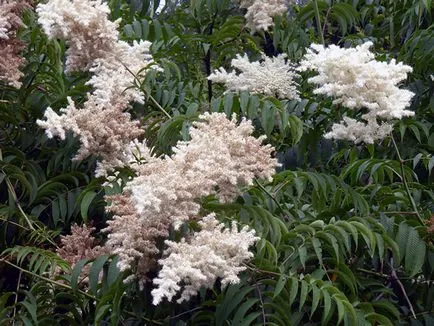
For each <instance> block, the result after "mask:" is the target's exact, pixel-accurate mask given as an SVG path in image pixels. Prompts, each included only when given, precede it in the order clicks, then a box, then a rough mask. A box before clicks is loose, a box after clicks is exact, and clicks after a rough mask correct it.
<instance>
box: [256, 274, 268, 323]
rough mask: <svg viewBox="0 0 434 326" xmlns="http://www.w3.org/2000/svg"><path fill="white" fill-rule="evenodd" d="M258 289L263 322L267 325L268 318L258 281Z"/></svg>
mask: <svg viewBox="0 0 434 326" xmlns="http://www.w3.org/2000/svg"><path fill="white" fill-rule="evenodd" d="M256 291H258V296H259V301H260V302H261V312H262V322H263V325H266V324H267V318H266V317H265V310H264V300H263V299H262V293H261V289H259V286H258V284H257V283H256Z"/></svg>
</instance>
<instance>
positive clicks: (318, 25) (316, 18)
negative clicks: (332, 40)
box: [312, 0, 325, 46]
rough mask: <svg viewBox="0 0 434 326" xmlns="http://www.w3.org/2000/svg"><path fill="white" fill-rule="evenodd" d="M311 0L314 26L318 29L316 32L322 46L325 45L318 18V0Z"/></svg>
mask: <svg viewBox="0 0 434 326" xmlns="http://www.w3.org/2000/svg"><path fill="white" fill-rule="evenodd" d="M312 2H313V9H314V10H315V20H316V28H317V30H318V34H319V36H320V39H321V43H322V45H323V46H325V41H324V34H323V33H322V28H321V20H320V16H319V8H318V0H312Z"/></svg>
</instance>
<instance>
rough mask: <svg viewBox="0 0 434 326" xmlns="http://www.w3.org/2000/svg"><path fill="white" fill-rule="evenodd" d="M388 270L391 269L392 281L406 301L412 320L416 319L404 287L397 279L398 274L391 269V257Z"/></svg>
mask: <svg viewBox="0 0 434 326" xmlns="http://www.w3.org/2000/svg"><path fill="white" fill-rule="evenodd" d="M390 268H391V269H392V273H391V274H390V276H391V278H392V280H394V281H396V283H398V286H399V288H400V290H401V292H402V294H403V295H404V298H405V300H406V301H407V304H408V307H409V308H410V311H411V313H412V314H413V317H414V319H416V318H417V317H416V313H415V312H414V309H413V305H412V304H411V301H410V298H409V297H408V295H407V292H406V291H405V288H404V285H403V284H402V282H401V281H400V280H399V278H398V274H396V271H395V269H394V268H393V257H391V258H390Z"/></svg>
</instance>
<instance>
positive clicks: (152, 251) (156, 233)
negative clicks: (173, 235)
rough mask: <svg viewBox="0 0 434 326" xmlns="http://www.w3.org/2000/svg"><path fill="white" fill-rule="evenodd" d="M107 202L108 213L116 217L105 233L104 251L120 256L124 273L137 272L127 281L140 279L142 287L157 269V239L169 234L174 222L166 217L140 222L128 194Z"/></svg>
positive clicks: (116, 196)
mask: <svg viewBox="0 0 434 326" xmlns="http://www.w3.org/2000/svg"><path fill="white" fill-rule="evenodd" d="M107 200H109V201H110V202H111V204H110V205H109V206H108V208H107V211H108V212H110V213H113V214H114V215H113V219H112V220H109V221H108V222H107V224H108V226H107V228H105V229H104V230H103V232H105V233H107V234H108V235H107V241H106V244H105V249H106V250H107V251H109V252H111V253H112V254H114V255H118V257H119V262H118V267H119V269H120V270H121V271H125V270H130V269H131V270H132V271H133V272H134V274H133V275H132V276H131V277H130V278H129V279H127V280H125V281H126V282H128V281H130V280H132V279H138V281H139V283H140V285H142V286H143V285H144V283H145V282H146V281H148V277H147V273H148V272H149V271H150V270H152V269H155V268H156V267H157V261H156V257H158V254H159V252H160V250H159V248H158V247H157V240H158V239H159V238H165V237H167V236H168V235H169V228H170V224H171V221H170V219H169V218H167V217H166V218H153V219H148V220H146V221H143V220H142V219H140V216H139V214H138V213H137V211H136V209H135V207H134V204H133V202H132V201H131V198H130V194H129V193H128V191H125V192H124V193H123V194H122V195H115V196H110V197H108V198H107Z"/></svg>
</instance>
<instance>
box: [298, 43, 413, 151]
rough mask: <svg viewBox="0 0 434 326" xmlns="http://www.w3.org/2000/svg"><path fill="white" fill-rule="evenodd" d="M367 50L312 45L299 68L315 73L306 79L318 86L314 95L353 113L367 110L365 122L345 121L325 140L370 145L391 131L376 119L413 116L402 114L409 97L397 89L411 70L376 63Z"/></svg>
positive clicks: (365, 48) (366, 45) (404, 67)
mask: <svg viewBox="0 0 434 326" xmlns="http://www.w3.org/2000/svg"><path fill="white" fill-rule="evenodd" d="M371 46H372V42H366V43H364V44H362V45H359V46H357V47H356V48H350V49H344V48H340V47H338V46H335V45H330V46H329V47H328V48H325V47H324V46H322V45H318V44H313V45H311V47H310V49H308V51H307V54H306V56H305V58H304V60H303V61H302V62H301V64H300V67H299V70H300V71H306V70H314V71H315V72H317V73H318V75H317V76H314V77H312V78H309V82H310V83H313V84H316V85H318V86H319V87H318V88H317V89H315V91H314V93H315V94H323V95H327V96H330V97H334V98H335V100H334V101H333V103H334V104H340V105H343V106H345V107H347V108H350V109H353V110H362V109H367V113H365V114H363V115H362V119H363V120H364V121H366V122H356V121H355V120H353V119H349V118H346V119H345V120H344V121H343V122H342V123H341V124H339V125H334V126H333V129H332V131H331V132H329V133H327V134H326V135H325V137H326V138H335V139H349V140H351V141H354V142H355V143H359V142H366V143H373V142H374V141H375V140H379V139H382V138H384V137H386V136H387V135H388V134H389V133H390V132H391V131H392V126H391V125H389V124H387V123H383V124H378V122H377V118H379V119H385V120H392V119H401V118H402V117H405V116H412V115H414V112H412V111H408V110H405V108H406V107H407V106H409V104H410V100H411V98H412V97H413V93H412V92H410V91H408V90H405V89H400V88H399V87H398V86H397V85H398V84H399V82H401V81H403V80H404V79H406V78H407V74H408V73H409V72H411V71H412V68H411V67H410V66H407V65H404V64H402V63H396V61H395V60H394V59H393V60H391V62H389V63H387V62H379V61H376V60H375V58H374V54H373V53H372V52H371V51H370V50H369V48H370V47H371Z"/></svg>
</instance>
